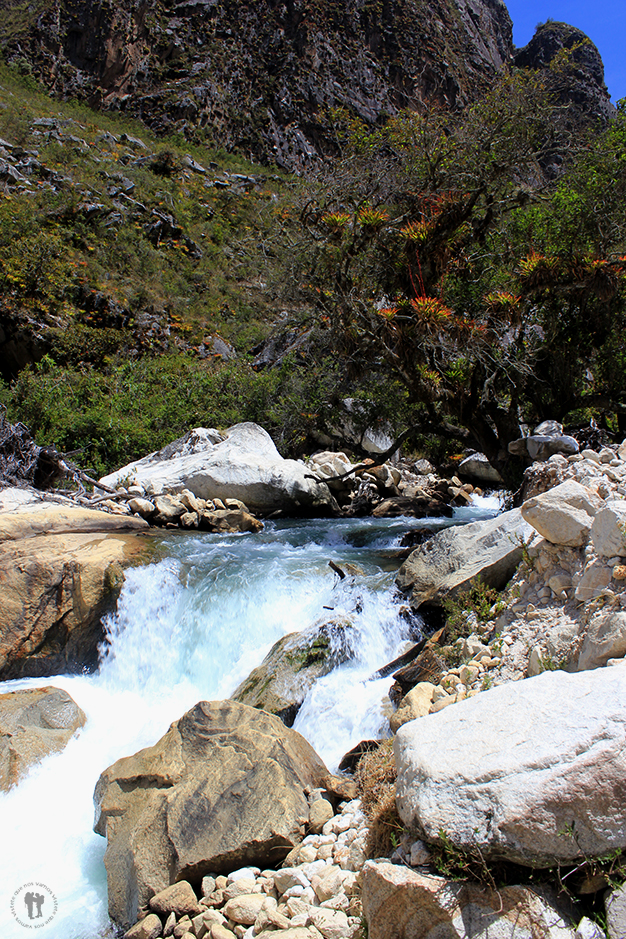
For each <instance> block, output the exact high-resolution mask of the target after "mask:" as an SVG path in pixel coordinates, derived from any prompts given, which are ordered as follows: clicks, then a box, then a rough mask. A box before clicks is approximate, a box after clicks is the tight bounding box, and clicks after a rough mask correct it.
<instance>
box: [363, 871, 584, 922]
mask: <svg viewBox="0 0 626 939" xmlns="http://www.w3.org/2000/svg"><path fill="white" fill-rule="evenodd" d="M542 894H543V891H542V892H541V893H540V892H539V891H537V890H532V889H530V888H528V887H503V888H501V889H500V890H497V891H496V890H488V889H485V888H484V887H481V886H480V885H479V884H475V883H471V882H455V881H449V880H446V879H445V878H444V877H437V876H434V875H432V874H422V873H418V872H417V871H412V870H410V868H407V867H402V866H400V865H396V864H388V863H386V862H380V861H368V862H367V863H366V864H365V867H364V868H363V891H362V901H363V913H364V915H365V920H366V922H367V928H368V932H367V935H368V939H396V937H399V936H402V937H406V939H409V937H410V939H435V936H436V937H441V939H444V937H445V939H468V937H470V936H471V937H472V939H491V937H503V939H504V937H506V939H536V937H538V936H546V937H547V936H554V937H556V936H557V935H558V936H559V939H575V932H574V929H573V927H572V926H571V924H570V921H569V917H568V916H567V912H566V911H565V910H563V909H561V908H560V906H559V905H558V904H557V902H556V901H555V900H554V899H553V898H552V897H551V896H550V895H549V894H547V895H542Z"/></svg>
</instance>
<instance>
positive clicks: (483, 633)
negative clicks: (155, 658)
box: [130, 446, 626, 939]
mask: <svg viewBox="0 0 626 939" xmlns="http://www.w3.org/2000/svg"><path fill="white" fill-rule="evenodd" d="M625 457H626V447H624V446H622V447H619V448H618V447H615V448H605V450H604V451H603V452H602V453H595V451H594V452H593V453H591V452H588V451H587V452H584V453H583V454H581V455H580V456H578V455H574V456H573V457H572V456H570V458H569V459H568V458H566V457H562V456H560V455H555V456H552V457H551V458H550V459H549V460H548V461H547V462H546V463H542V464H534V465H533V467H532V468H531V471H530V473H529V474H528V475H529V477H530V478H531V479H534V480H535V481H536V485H535V493H536V494H534V495H532V496H531V498H529V499H527V500H526V501H525V503H524V504H523V505H522V507H521V510H512V511H511V512H508V513H505V514H504V515H502V516H499V517H498V518H497V519H495V520H493V521H492V522H487V523H474V524H473V525H469V526H464V527H455V528H449V529H446V530H445V531H443V532H439V533H438V534H435V535H434V536H432V537H431V538H430V539H428V540H427V541H425V542H424V543H423V544H421V545H419V546H418V548H417V549H416V550H415V551H414V552H413V554H412V555H411V557H410V558H409V559H408V560H407V562H406V563H405V565H404V567H403V569H402V570H401V572H400V575H399V577H398V583H399V585H400V586H401V587H402V589H404V590H405V591H407V592H409V593H410V595H411V602H412V604H413V605H414V607H415V608H416V609H418V610H419V609H425V608H428V607H429V606H430V607H432V606H436V605H439V606H441V605H444V606H446V611H447V614H448V625H447V626H446V627H444V629H442V630H440V631H439V633H438V634H436V635H435V636H433V637H432V638H431V639H430V640H429V641H428V642H427V644H426V646H425V648H423V649H422V651H421V652H420V653H419V654H418V655H417V656H416V658H415V659H414V661H413V662H410V663H409V664H408V665H405V666H404V667H403V668H402V669H399V670H398V671H397V672H396V673H395V675H394V677H395V678H396V681H395V684H394V685H393V686H392V699H393V700H394V701H395V703H396V705H397V709H396V710H395V712H394V713H393V714H392V716H391V721H390V723H391V730H392V732H394V733H396V738H395V762H396V768H397V773H398V780H397V800H398V810H399V813H400V820H399V825H400V826H401V827H400V829H399V839H400V840H399V844H398V848H397V849H396V851H395V852H394V854H393V857H392V861H393V863H390V862H389V860H384V859H383V860H381V859H378V860H373V861H367V860H366V857H365V855H366V853H367V851H366V848H367V828H368V824H369V823H368V822H367V821H366V820H365V819H364V817H363V816H362V815H361V814H360V812H361V810H360V808H359V803H358V801H357V802H354V801H348V802H347V803H340V804H339V807H338V808H339V814H335V815H333V816H332V817H331V814H330V813H331V812H332V811H333V809H332V802H333V799H332V797H330V795H329V793H328V792H319V791H317V790H315V789H313V790H311V791H310V792H309V793H308V799H309V815H308V818H307V819H305V821H304V828H303V830H302V836H303V837H302V838H301V840H300V842H299V845H298V846H296V847H295V848H294V849H292V850H291V852H290V854H289V855H288V857H287V858H286V860H285V861H284V862H283V864H284V865H285V866H283V867H280V868H278V869H276V868H272V869H270V868H269V867H266V869H265V870H261V865H257V869H254V870H250V869H247V870H244V871H230V870H220V871H219V872H218V874H221V877H222V879H220V880H219V883H218V881H217V878H216V877H215V876H214V875H215V873H216V870H215V869H213V870H212V871H209V872H208V873H205V874H204V875H203V876H204V877H205V878H206V879H205V880H203V881H202V880H201V879H200V880H195V881H194V879H193V878H191V880H190V887H189V890H191V891H192V893H193V897H194V902H195V903H196V904H197V906H196V907H195V908H194V911H193V915H192V914H191V913H188V914H186V915H187V917H188V919H187V920H184V919H183V916H184V914H183V916H179V917H177V916H176V915H174V916H172V913H174V914H176V911H175V910H173V909H172V908H171V907H168V906H167V900H163V901H162V900H161V899H157V898H153V900H150V901H149V902H148V904H147V906H146V908H145V912H146V913H149V915H148V916H147V917H146V918H145V919H144V920H143V921H142V922H140V923H139V924H138V925H137V926H135V927H133V929H132V930H131V931H130V935H132V936H133V937H135V936H136V937H140V939H143V936H144V934H145V935H148V932H145V933H144V932H143V931H142V930H144V931H145V930H147V929H148V927H149V925H150V924H151V928H153V929H154V930H155V931H154V932H153V933H150V935H154V936H155V937H156V936H158V935H176V936H182V935H184V936H186V939H189V937H191V936H195V937H196V939H198V937H199V936H205V935H210V937H211V939H227V937H229V936H231V937H232V936H237V937H238V939H243V937H244V936H245V937H246V939H256V937H259V936H264V937H265V936H267V935H269V934H271V933H275V932H282V933H283V935H284V936H285V939H287V937H290V939H291V937H293V939H319V936H323V937H324V939H344V937H353V936H357V935H358V934H359V931H360V930H361V929H362V928H363V927H364V926H365V925H366V926H367V928H368V935H369V936H370V937H373V939H387V937H392V936H411V937H413V936H415V937H427V936H432V935H434V933H433V930H434V929H436V928H439V929H441V930H444V931H445V935H449V936H451V937H453V936H457V937H460V936H467V935H471V936H472V937H479V936H480V937H487V936H488V935H491V934H492V932H493V929H494V928H497V930H498V932H497V934H498V935H502V936H507V937H509V936H510V937H515V939H522V937H533V939H534V937H544V936H545V937H548V936H553V935H559V936H560V937H563V939H565V937H568V939H600V937H602V936H604V935H608V936H609V937H610V939H619V937H622V936H623V935H624V930H623V926H624V923H623V919H622V918H620V917H621V916H622V913H621V909H622V905H623V903H622V899H621V893H620V892H619V890H617V892H615V891H614V890H612V889H611V887H610V886H609V881H608V880H607V879H606V877H605V876H604V875H603V874H602V866H601V865H602V861H601V859H602V858H606V857H607V856H608V855H611V857H613V858H614V859H615V858H618V856H619V855H620V853H621V852H622V851H623V850H624V848H626V821H625V820H624V819H623V818H622V811H621V801H622V800H621V798H620V796H619V793H620V792H621V779H622V778H623V772H624V767H623V765H622V764H623V757H622V751H621V745H620V740H622V737H623V729H624V726H625V724H626V712H625V711H624V707H623V701H624V700H625V699H626V696H625V695H624V690H625V689H624V688H623V687H622V686H623V684H624V681H625V678H624V676H625V675H626V672H625V671H624V669H625V668H626V666H624V658H623V657H624V653H625V652H626V641H625V640H624V635H626V632H625V627H624V622H625V621H626V620H625V616H626V614H624V613H623V612H622V610H623V609H626V589H625V588H626V576H623V575H622V571H625V572H626V536H625V535H624V531H625V530H626V527H625V520H626V502H625V501H624V499H623V491H622V488H623V481H624V477H625V475H626V462H625ZM341 462H343V461H341ZM337 475H338V474H337ZM394 484H395V483H394ZM550 484H551V485H550ZM420 565H421V566H420ZM478 575H481V576H482V577H483V578H484V587H483V588H481V589H489V590H494V589H495V588H496V587H497V588H498V589H499V590H502V588H504V589H503V592H501V593H500V594H499V595H497V594H496V600H495V601H494V602H493V603H491V606H490V607H489V608H488V609H478V610H477V609H472V608H471V604H470V603H469V601H468V600H467V598H468V595H469V594H468V590H471V589H473V588H474V587H475V584H476V579H475V578H476V577H477V576H478ZM511 575H512V576H511ZM507 581H508V586H506V587H505V584H506V583H507ZM488 596H490V597H492V599H493V594H489V595H488ZM483 599H484V598H483ZM450 602H452V603H453V606H452V607H451V606H450ZM464 604H466V605H465V606H464ZM451 619H454V621H455V623H456V627H455V628H456V632H457V633H460V634H459V635H458V636H457V637H456V638H454V635H453V632H452V629H451V625H450V622H451ZM282 651H283V650H282V647H281V649H280V650H276V652H275V653H274V654H275V655H277V654H279V653H281V654H282ZM283 657H284V656H283ZM270 671H271V670H270ZM257 677H258V676H257ZM267 679H269V680H270V682H271V681H272V679H273V673H272V674H269V673H268V675H267ZM259 682H260V684H261V685H263V686H264V683H263V681H261V679H260V678H259V679H258V681H257V684H258V683H259ZM265 684H267V681H265ZM268 687H269V686H268ZM257 706H264V705H263V703H262V702H261V701H259V702H257ZM444 740H445V741H446V744H445V747H442V746H441V742H442V741H444ZM370 746H371V745H370ZM324 803H326V804H324ZM316 804H317V805H318V807H319V811H320V813H321V812H322V808H323V810H324V813H325V814H326V815H327V816H328V818H326V819H325V820H324V821H323V823H322V827H321V831H319V833H318V832H317V831H316V828H315V827H314V826H316V825H318V824H319V820H318V819H317V815H316V812H317V809H315V806H316ZM320 818H324V814H323V813H322V814H321V816H320ZM372 824H376V821H374V822H372ZM343 830H345V832H347V835H346V837H345V838H343V839H342V843H341V846H338V841H335V840H334V839H335V838H337V839H341V833H342V831H343ZM442 851H443V852H444V855H445V852H446V851H448V852H453V856H454V857H456V858H457V860H458V859H461V860H462V859H463V858H472V857H474V858H475V857H476V856H477V855H478V856H479V857H480V858H481V859H482V863H483V865H484V869H485V870H487V871H488V870H489V865H491V864H502V863H505V864H511V863H514V864H515V865H517V870H518V872H519V883H517V884H515V885H512V886H506V887H505V886H502V887H501V888H499V889H495V888H496V883H495V881H494V882H493V885H492V888H490V887H489V886H488V885H486V884H485V883H484V882H483V883H482V884H472V882H471V881H469V882H455V881H453V880H450V879H449V878H448V877H446V876H442V873H441V871H442ZM594 859H595V860H594ZM463 863H464V862H463ZM467 863H469V862H467ZM555 865H560V866H561V868H562V870H569V869H574V868H577V869H583V868H584V869H589V870H591V869H593V870H595V871H596V872H597V876H596V881H595V883H591V884H590V882H589V878H587V881H586V883H585V885H582V886H581V882H580V878H578V880H577V879H576V878H575V877H574V878H573V880H572V882H571V889H569V890H568V891H567V892H563V891H561V892H560V894H559V892H558V891H557V890H555V884H556V881H555V880H554V879H553V875H552V874H551V873H549V872H548V871H547V870H546V869H549V870H553V869H554V868H555ZM568 865H569V867H568ZM594 865H595V866H594ZM524 869H526V870H528V871H529V872H530V871H531V870H536V869H539V870H542V869H544V870H546V873H544V874H543V876H542V875H541V874H535V875H534V878H533V883H534V885H533V886H529V885H528V884H526V885H524V877H523V871H524ZM346 871H347V872H348V874H347V875H346ZM197 874H198V872H197V871H196V875H197ZM551 878H552V879H551ZM509 883H510V881H509ZM238 884H239V886H238ZM192 888H193V889H192ZM167 889H171V890H174V888H166V894H167ZM176 889H178V888H176ZM594 891H595V893H596V897H595V903H596V909H597V908H598V906H597V904H599V903H601V902H602V897H603V895H604V894H606V895H605V896H604V902H605V904H606V914H605V915H606V920H605V922H606V926H607V930H608V932H607V933H605V932H603V931H602V930H601V929H600V927H599V926H598V925H597V923H594V922H592V921H591V920H590V919H589V918H588V917H587V916H585V915H583V914H584V911H585V910H590V909H591V907H590V906H589V903H588V898H589V896H590V895H593V892H594ZM581 899H585V901H587V906H584V908H583V907H581V906H580V902H581ZM162 903H163V904H164V905H163V906H161V904H162ZM468 917H469V920H468ZM468 921H469V922H471V924H472V926H471V929H470V928H469V927H468V926H467V923H468ZM142 923H143V925H142ZM174 924H176V925H174ZM496 924H497V927H496ZM159 930H161V931H159ZM187 932H188V933H189V937H188V936H187ZM443 934H444V933H443V932H442V935H443Z"/></svg>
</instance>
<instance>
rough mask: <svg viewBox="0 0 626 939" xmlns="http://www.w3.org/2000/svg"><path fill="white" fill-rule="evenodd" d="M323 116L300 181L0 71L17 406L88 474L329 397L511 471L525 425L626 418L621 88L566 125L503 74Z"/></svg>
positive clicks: (310, 441)
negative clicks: (419, 98)
mask: <svg viewBox="0 0 626 939" xmlns="http://www.w3.org/2000/svg"><path fill="white" fill-rule="evenodd" d="M554 67H555V68H556V69H559V68H563V67H564V63H563V62H560V61H557V62H556V64H555V66H554ZM332 120H333V123H334V127H335V131H336V140H337V143H338V145H340V146H341V148H342V157H341V158H340V159H338V160H336V161H333V163H332V164H328V165H327V166H326V167H325V168H324V169H323V170H318V171H317V173H316V175H315V176H312V177H311V178H310V179H308V180H296V179H294V178H289V177H286V176H278V175H276V174H273V173H271V172H270V171H268V170H262V169H259V168H258V167H256V166H251V165H250V164H246V163H245V161H237V160H235V158H233V157H232V156H226V155H225V154H223V153H216V152H209V151H206V150H203V149H191V148H190V147H189V145H188V144H186V143H185V142H184V141H182V140H181V139H167V140H165V139H163V140H158V141H157V140H156V139H155V138H153V137H152V136H151V135H150V133H149V132H147V131H146V130H145V128H143V127H138V126H137V125H131V124H127V123H124V122H121V121H119V120H114V119H112V118H111V117H106V116H103V115H101V114H94V113H92V112H90V111H89V110H87V109H86V108H84V107H83V106H76V105H69V104H64V105H61V104H59V103H57V102H53V101H51V100H50V99H49V98H48V97H47V96H45V95H44V94H42V93H41V92H40V91H39V90H38V89H37V88H36V87H34V86H33V84H32V80H30V81H26V82H25V81H24V80H23V79H19V78H17V77H16V75H15V72H14V70H10V69H4V70H3V71H2V73H1V74H0V136H1V137H4V138H5V139H6V141H7V142H8V143H10V144H11V147H10V148H8V150H7V152H6V156H5V157H3V159H6V161H7V163H8V164H11V165H13V166H14V167H17V168H18V169H19V171H20V174H21V175H22V176H23V178H22V179H21V180H15V179H11V180H7V183H6V185H5V187H4V192H3V193H2V195H1V197H0V290H1V294H0V303H1V307H2V328H3V331H4V333H5V337H4V338H5V344H4V350H6V354H5V356H4V365H3V368H4V375H5V381H6V383H5V385H4V386H3V387H2V388H1V389H0V398H1V399H2V401H4V402H5V403H6V404H7V406H8V408H9V418H10V419H12V420H23V421H25V422H27V423H28V424H29V425H30V426H31V427H32V429H33V431H34V432H35V434H36V436H37V439H38V441H39V442H41V443H44V442H45V443H54V444H56V446H57V447H59V448H60V449H61V450H65V451H73V450H78V449H80V450H81V451H82V456H81V460H82V461H84V464H85V465H88V466H90V467H92V468H93V469H94V471H96V472H101V471H105V470H108V469H110V468H112V467H114V466H116V465H119V464H120V463H123V462H127V461H128V460H132V459H135V458H137V457H139V456H141V455H142V454H143V453H145V452H146V451H149V450H152V449H156V448H157V447H160V446H162V445H163V444H164V443H165V442H167V441H168V440H170V439H173V438H174V437H176V436H179V435H180V434H181V433H183V432H184V431H185V430H186V429H188V428H189V427H190V426H193V425H198V424H204V425H209V426H211V425H217V426H227V425H228V424H230V423H234V422H236V421H239V420H256V421H259V422H260V423H262V424H264V425H265V426H266V427H268V429H269V430H270V431H271V432H272V433H273V435H274V437H275V439H276V440H277V442H278V443H279V445H281V447H282V449H283V451H284V452H285V453H290V454H298V455H299V454H301V453H303V452H305V451H307V450H308V449H311V448H312V447H314V446H316V440H317V439H319V438H318V434H319V432H320V431H323V432H324V433H328V432H329V429H331V430H332V428H333V427H337V426H338V424H340V423H341V421H340V418H339V416H338V414H339V409H340V405H341V401H342V400H343V399H344V398H346V397H349V398H353V399H354V398H356V399H357V401H358V403H359V405H360V420H361V421H362V423H363V424H364V425H367V424H368V423H375V422H379V423H381V424H382V423H385V422H387V421H389V422H390V423H391V424H392V425H393V426H394V427H395V428H396V429H397V430H398V431H401V430H404V429H405V428H407V427H413V428H414V435H413V438H412V443H413V445H414V446H416V447H419V448H424V447H425V446H426V445H428V446H430V447H431V448H433V447H437V446H441V448H442V451H445V449H446V448H447V447H449V446H450V445H451V442H452V445H453V446H454V447H455V448H458V447H459V440H460V441H462V442H463V443H464V444H465V445H472V446H475V447H477V448H478V449H481V450H483V451H484V452H486V453H487V454H488V456H489V457H490V459H491V460H492V461H493V462H494V463H495V464H496V465H498V466H499V467H500V469H501V471H502V472H503V473H504V474H505V475H506V477H507V479H508V480H509V481H510V482H514V480H515V476H516V474H517V473H519V470H520V469H521V468H522V466H521V464H520V465H519V466H516V465H514V464H512V463H511V462H510V461H509V458H508V456H507V452H506V448H507V444H508V442H509V441H510V440H511V439H514V438H515V437H516V436H518V434H519V426H520V423H524V422H526V423H528V424H531V425H532V424H533V423H534V422H535V421H537V422H538V421H539V420H541V419H544V418H546V417H553V418H557V419H561V420H563V421H567V420H573V419H576V420H583V419H584V420H589V419H590V418H595V419H597V420H598V421H601V422H603V423H604V425H605V426H606V427H607V428H608V429H609V430H610V431H615V432H616V433H617V432H618V431H619V432H621V433H624V432H625V430H626V425H625V424H624V416H625V415H626V381H625V366H626V361H625V359H624V349H623V341H622V338H621V337H622V336H623V332H624V326H625V325H626V323H625V322H624V320H625V316H626V314H625V309H624V287H625V284H626V243H625V242H626V208H625V206H626V198H625V197H626V192H625V189H626V172H625V168H626V111H624V110H621V111H619V113H618V114H617V116H616V118H615V119H614V121H613V122H612V123H611V124H610V125H609V126H608V128H606V129H604V130H602V129H597V130H595V131H588V132H586V133H585V134H582V132H579V131H575V130H573V129H572V127H571V126H570V124H569V123H568V119H567V113H564V110H563V107H562V106H561V105H558V104H555V103H554V97H553V96H552V95H551V93H550V89H549V88H546V87H545V83H544V82H543V80H540V79H539V78H538V77H537V76H535V75H533V74H530V75H529V74H528V73H523V72H515V71H513V72H512V73H511V74H508V75H505V76H504V77H503V78H502V80H501V82H500V83H499V84H498V85H497V86H496V87H494V89H493V90H492V92H490V93H489V94H488V95H486V96H485V97H484V98H483V99H482V100H481V101H480V102H479V103H478V104H476V105H475V106H473V107H472V108H470V109H468V110H467V111H466V112H465V114H464V115H463V116H462V117H455V119H454V121H452V119H451V118H450V116H449V115H446V114H445V113H442V112H438V111H434V112H432V111H431V112H427V113H425V114H424V115H416V114H415V113H408V112H407V113H403V114H400V115H399V116H397V117H395V118H391V119H389V120H388V121H387V123H386V125H385V126H384V127H375V128H372V127H370V126H366V125H364V124H363V123H362V122H360V121H359V120H357V119H355V118H354V117H353V116H351V115H348V114H347V113H345V112H335V113H334V114H333V115H332ZM279 311H280V312H279ZM270 334H271V335H272V336H273V339H272V343H273V351H271V350H270V353H268V355H267V356H265V357H264V358H263V361H262V362H257V363H256V365H255V364H254V354H253V350H254V351H255V352H256V351H258V348H259V346H258V345H257V343H259V342H260V340H263V339H264V338H265V337H267V336H269V335H270ZM16 349H17V350H18V351H17V352H16ZM9 353H10V354H9ZM44 353H45V355H44ZM20 355H21V360H20ZM11 356H12V358H11ZM42 356H43V358H42ZM29 360H30V362H31V364H29V365H27V366H26V368H23V367H22V366H23V364H24V362H29ZM261 366H263V368H261ZM353 413H354V411H353ZM433 441H440V443H434V442H433ZM410 442H411V441H410Z"/></svg>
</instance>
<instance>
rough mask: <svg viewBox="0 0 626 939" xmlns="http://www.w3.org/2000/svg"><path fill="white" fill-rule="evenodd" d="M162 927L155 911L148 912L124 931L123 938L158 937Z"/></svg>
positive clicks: (143, 938)
mask: <svg viewBox="0 0 626 939" xmlns="http://www.w3.org/2000/svg"><path fill="white" fill-rule="evenodd" d="M162 929H163V927H162V925H161V920H160V919H159V917H158V916H157V915H156V913H148V915H147V916H146V917H145V918H144V919H142V920H140V922H138V923H135V925H134V926H132V927H131V928H130V929H129V930H128V932H126V933H124V939H158V937H159V936H160V935H161V931H162Z"/></svg>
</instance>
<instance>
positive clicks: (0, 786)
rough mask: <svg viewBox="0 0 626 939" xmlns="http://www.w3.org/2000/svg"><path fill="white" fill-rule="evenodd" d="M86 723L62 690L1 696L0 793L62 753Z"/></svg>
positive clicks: (45, 690)
mask: <svg viewBox="0 0 626 939" xmlns="http://www.w3.org/2000/svg"><path fill="white" fill-rule="evenodd" d="M85 720H86V718H85V714H84V713H83V711H82V710H81V709H80V708H79V707H78V705H77V704H76V702H75V701H74V700H73V698H72V697H71V696H70V695H69V694H68V693H67V691H63V690H62V689H61V688H52V687H50V686H48V687H45V688H27V689H24V690H23V691H9V692H7V693H6V694H0V790H7V789H10V788H11V786H14V785H15V784H16V783H17V782H19V780H20V778H21V777H22V776H24V775H25V774H26V773H27V772H28V770H29V769H30V767H31V766H33V765H34V764H35V763H38V762H39V761H40V760H42V759H43V758H44V757H45V756H48V754H50V753H56V752H57V751H58V750H62V749H63V748H64V747H65V745H66V743H67V742H68V740H69V739H70V738H71V737H72V736H73V735H74V734H75V733H76V731H77V730H78V729H79V728H80V727H82V726H83V724H84V723H85Z"/></svg>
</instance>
